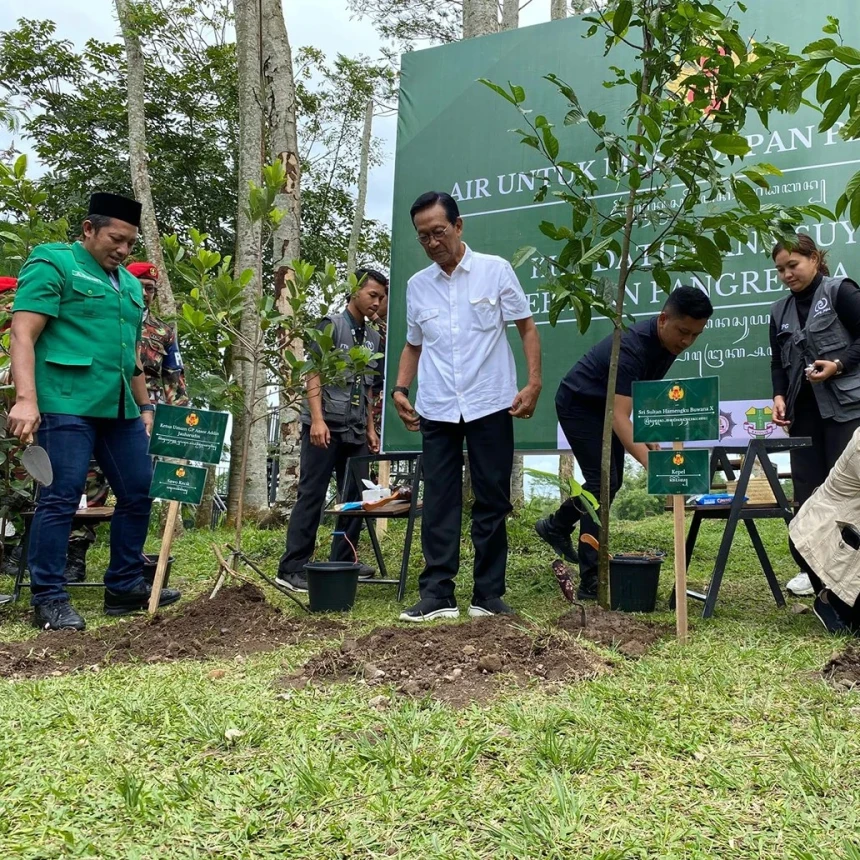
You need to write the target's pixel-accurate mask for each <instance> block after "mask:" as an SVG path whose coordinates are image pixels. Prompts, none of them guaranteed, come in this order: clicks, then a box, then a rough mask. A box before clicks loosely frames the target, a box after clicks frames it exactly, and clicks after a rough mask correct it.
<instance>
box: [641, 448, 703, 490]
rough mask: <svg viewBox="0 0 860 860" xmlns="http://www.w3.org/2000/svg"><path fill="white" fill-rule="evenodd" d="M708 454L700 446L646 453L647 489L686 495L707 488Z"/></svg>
mask: <svg viewBox="0 0 860 860" xmlns="http://www.w3.org/2000/svg"><path fill="white" fill-rule="evenodd" d="M710 464H711V455H710V454H709V453H708V452H707V451H705V450H702V449H694V450H682V451H649V452H648V492H649V493H650V494H651V495H652V496H688V495H694V494H695V495H698V494H699V493H708V492H710V490H711V465H710Z"/></svg>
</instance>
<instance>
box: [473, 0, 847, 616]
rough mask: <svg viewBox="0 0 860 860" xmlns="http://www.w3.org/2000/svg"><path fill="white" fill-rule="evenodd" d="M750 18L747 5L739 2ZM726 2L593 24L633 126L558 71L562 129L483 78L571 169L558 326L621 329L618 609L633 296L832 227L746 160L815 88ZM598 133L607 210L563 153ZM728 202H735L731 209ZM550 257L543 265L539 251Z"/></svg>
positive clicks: (657, 5)
mask: <svg viewBox="0 0 860 860" xmlns="http://www.w3.org/2000/svg"><path fill="white" fill-rule="evenodd" d="M739 9H740V11H743V7H742V6H739ZM729 11H730V10H727V9H726V8H725V7H724V6H722V5H721V4H715V3H708V2H701V0H681V2H677V0H618V2H617V3H615V4H613V5H612V8H611V9H610V10H608V11H601V12H597V13H596V14H594V15H592V16H590V17H586V19H585V20H586V21H587V22H588V23H589V24H590V29H589V31H588V37H590V38H602V39H603V40H604V49H605V53H606V54H607V55H608V56H609V57H610V61H612V59H613V55H614V54H616V53H617V54H621V57H620V58H619V59H618V61H617V62H616V63H615V64H613V65H612V66H611V69H612V71H613V74H614V77H613V78H612V79H610V80H608V81H606V83H605V86H606V87H608V88H611V89H624V90H626V91H628V92H629V94H630V97H629V99H628V101H627V106H626V108H625V109H624V111H623V114H622V115H621V116H620V117H613V118H612V119H610V118H608V117H607V116H605V115H604V114H602V113H601V112H600V111H599V110H597V109H596V108H595V107H590V106H588V105H583V104H582V103H581V102H580V99H579V97H578V95H577V93H576V90H575V88H574V87H573V86H572V85H571V84H569V83H568V82H566V81H564V80H562V79H561V78H560V77H559V76H558V75H556V74H554V73H550V74H547V75H546V76H545V80H546V81H547V82H548V84H549V85H550V86H552V87H554V88H555V89H556V91H557V92H558V94H559V96H560V97H561V99H562V101H563V103H564V107H563V109H562V110H561V111H560V113H562V117H561V120H560V121H558V122H557V121H554V120H553V119H551V118H550V117H547V116H543V115H537V116H535V115H533V114H532V113H531V112H530V111H529V109H528V100H527V94H526V92H525V91H524V89H523V88H522V87H521V86H517V85H515V84H510V85H508V86H507V87H502V86H500V85H498V84H496V83H493V82H491V81H484V83H486V84H487V86H489V87H491V88H492V89H493V90H495V91H496V92H497V93H498V94H499V95H500V96H501V97H502V98H504V99H505V100H507V101H508V102H509V103H510V104H511V105H512V106H513V107H514V108H516V109H517V110H518V111H519V112H520V114H521V116H522V119H523V121H524V123H525V127H524V128H522V129H520V130H519V131H518V133H519V134H520V137H521V140H522V142H523V144H525V145H526V146H529V147H531V148H533V149H535V150H537V151H538V152H540V153H542V154H543V155H544V156H545V157H546V158H547V160H548V161H549V162H550V163H551V164H553V165H554V166H555V167H557V168H559V170H558V176H559V177H560V179H561V181H562V188H561V189H560V190H555V191H552V190H551V189H550V187H549V185H548V184H545V185H544V186H543V187H542V188H541V189H540V191H539V193H538V195H537V199H539V200H543V199H545V198H546V197H547V195H549V194H553V195H555V196H557V197H559V198H560V199H561V200H562V201H564V202H565V203H566V204H567V208H568V212H569V217H568V218H566V219H565V221H564V223H560V224H555V223H551V222H548V221H545V222H543V223H542V224H541V226H540V229H541V232H542V233H543V234H544V235H545V236H547V237H549V238H550V239H551V240H552V241H554V242H557V243H558V245H559V251H558V253H555V254H551V255H545V256H542V257H541V262H542V265H543V267H544V270H545V274H546V277H547V283H548V285H549V287H550V289H551V291H552V294H553V300H552V304H551V309H550V322H551V323H553V324H555V322H556V321H557V320H558V318H559V315H560V314H561V313H562V311H564V310H565V309H567V308H570V309H572V310H573V311H574V312H575V314H576V318H577V321H578V324H579V327H580V330H581V331H585V330H586V329H587V328H588V326H589V324H590V322H591V319H592V315H593V314H594V313H598V314H601V315H603V316H605V317H607V318H608V319H610V320H611V322H612V325H613V341H612V354H611V363H610V369H609V384H608V391H607V398H606V412H605V417H604V432H603V464H602V480H601V491H600V521H601V523H600V524H601V547H600V575H599V599H600V602H601V605H604V606H607V605H608V597H609V595H608V588H609V576H608V573H609V570H608V561H609V556H608V552H609V504H608V501H609V480H610V470H609V463H610V450H611V440H612V421H613V412H614V405H615V404H614V398H615V381H616V376H617V369H618V354H619V347H620V343H621V334H622V330H623V327H624V324H625V318H626V316H627V314H626V307H625V298H626V293H625V288H626V287H627V284H628V281H629V279H630V277H631V275H633V274H634V273H636V272H643V271H647V272H648V273H649V275H650V277H651V278H652V279H653V280H654V282H655V283H656V284H657V285H659V286H660V287H661V288H662V289H664V290H665V291H667V292H668V291H669V290H671V288H672V287H673V278H674V282H675V283H680V280H681V278H682V276H683V275H684V274H685V273H691V272H707V273H709V274H710V275H712V276H713V277H714V278H717V277H719V276H720V275H721V273H722V268H723V259H722V255H723V254H724V253H728V252H729V251H730V250H731V243H732V240H737V241H742V242H745V241H747V239H748V236H749V235H750V234H754V235H755V236H756V237H757V238H758V239H759V242H760V244H761V245H762V246H764V247H766V246H767V245H768V244H769V243H771V242H772V241H774V240H775V239H784V238H787V237H789V236H791V235H793V233H794V229H795V227H796V225H797V224H799V223H800V222H801V221H802V220H803V219H805V218H816V219H820V218H821V217H828V218H832V217H833V216H832V214H831V213H829V212H828V211H827V210H826V209H823V208H822V207H819V206H814V205H810V206H805V207H783V206H780V205H779V204H763V203H762V201H761V199H760V197H759V196H758V194H757V193H756V190H755V188H756V186H758V187H762V188H767V187H768V176H773V175H778V174H779V171H778V170H777V169H776V168H774V167H772V166H771V165H768V164H757V165H753V164H750V163H749V162H747V161H741V159H743V157H744V156H746V155H747V154H748V153H749V152H750V146H749V143H748V142H747V140H746V138H745V137H744V136H743V135H742V130H743V128H744V126H745V125H746V122H747V119H748V117H749V116H750V115H751V114H753V115H757V116H758V117H760V119H761V120H762V121H763V122H764V123H765V124H767V119H768V116H769V115H770V114H771V113H773V112H776V111H794V110H796V109H797V108H798V107H799V105H800V103H801V96H802V91H803V87H802V83H801V82H800V81H799V80H797V79H796V78H793V77H792V73H793V72H795V71H796V66H797V64H796V58H795V57H794V56H793V55H792V54H791V53H790V51H789V49H788V48H787V47H785V46H783V45H780V44H777V43H771V42H768V41H756V44H755V52H754V53H753V51H752V50H751V40H750V38H749V37H748V36H745V35H742V33H741V24H740V23H739V22H738V21H737V20H735V19H733V18H732V17H731V16H730V15H729V14H728V13H729ZM572 125H576V126H580V127H584V128H585V129H587V130H588V131H589V133H590V134H591V136H592V138H593V140H594V149H595V152H597V153H599V154H600V156H601V157H605V158H606V159H607V164H608V165H609V170H610V177H609V178H610V180H611V181H612V182H614V183H615V184H616V186H617V188H618V191H619V192H622V194H621V195H620V196H619V197H617V198H615V200H616V201H617V202H615V203H614V204H611V205H608V206H605V207H604V206H602V205H598V203H597V202H596V201H595V200H594V199H593V198H594V195H595V194H596V192H597V185H596V183H595V182H594V181H593V180H592V179H591V178H590V177H589V176H588V175H586V174H585V173H584V172H583V171H582V170H581V169H580V168H579V166H578V165H577V164H576V163H574V161H573V160H572V159H566V158H565V154H564V152H563V136H562V139H560V137H559V135H560V132H559V131H558V129H559V128H560V127H561V128H564V127H566V126H572ZM720 201H728V202H720ZM610 253H611V254H613V255H615V258H616V259H619V260H620V265H619V268H618V276H617V278H616V279H614V280H610V279H609V278H607V277H606V276H605V275H604V274H602V272H603V271H605V268H604V267H602V266H600V265H599V264H601V263H605V262H607V261H608V259H609V255H610ZM536 255H537V251H536V249H535V248H534V247H529V248H525V249H521V251H520V252H518V253H517V260H516V262H517V263H518V264H522V262H524V261H525V260H527V259H533V258H534V257H535V256H536ZM537 256H540V255H537Z"/></svg>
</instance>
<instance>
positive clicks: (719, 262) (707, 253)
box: [693, 236, 723, 278]
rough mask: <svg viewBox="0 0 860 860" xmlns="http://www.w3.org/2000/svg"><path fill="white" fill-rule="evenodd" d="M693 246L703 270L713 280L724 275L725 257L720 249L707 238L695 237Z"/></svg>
mask: <svg viewBox="0 0 860 860" xmlns="http://www.w3.org/2000/svg"><path fill="white" fill-rule="evenodd" d="M693 245H694V247H695V248H696V254H697V255H698V257H699V262H700V263H701V264H702V268H703V269H704V270H705V271H706V272H707V273H708V274H709V275H710V276H711V277H713V278H719V277H720V275H722V273H723V257H722V254H720V249H719V248H718V247H717V246H716V245H715V244H714V243H713V242H712V241H711V240H710V239H709V238H708V237H707V236H693Z"/></svg>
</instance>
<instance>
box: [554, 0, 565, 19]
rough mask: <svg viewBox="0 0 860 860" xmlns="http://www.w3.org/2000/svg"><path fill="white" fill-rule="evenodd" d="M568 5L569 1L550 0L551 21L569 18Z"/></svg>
mask: <svg viewBox="0 0 860 860" xmlns="http://www.w3.org/2000/svg"><path fill="white" fill-rule="evenodd" d="M567 3H568V0H550V4H549V17H550V19H551V20H553V21H557V20H558V19H559V18H567Z"/></svg>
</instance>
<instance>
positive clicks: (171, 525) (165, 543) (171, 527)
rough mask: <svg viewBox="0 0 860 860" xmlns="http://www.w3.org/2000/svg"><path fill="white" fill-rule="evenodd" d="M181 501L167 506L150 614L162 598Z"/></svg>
mask: <svg viewBox="0 0 860 860" xmlns="http://www.w3.org/2000/svg"><path fill="white" fill-rule="evenodd" d="M179 508H180V503H179V502H171V503H170V504H169V505H168V507H167V521H166V522H165V524H164V534H163V535H162V537H161V552H159V553H158V566H157V567H156V568H155V579H154V580H153V583H152V594H150V596H149V614H150V615H155V613H156V612H158V602H159V601H160V600H161V589H162V588H163V587H164V575H165V573H166V572H167V560H168V559H169V558H170V547H171V545H172V544H173V532H174V531H175V530H176V521H177V519H178V518H179Z"/></svg>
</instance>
